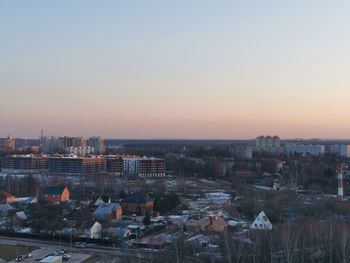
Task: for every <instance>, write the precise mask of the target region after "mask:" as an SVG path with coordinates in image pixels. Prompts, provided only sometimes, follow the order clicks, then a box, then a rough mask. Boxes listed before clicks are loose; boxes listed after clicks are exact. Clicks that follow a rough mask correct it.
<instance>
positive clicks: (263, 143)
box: [255, 136, 281, 152]
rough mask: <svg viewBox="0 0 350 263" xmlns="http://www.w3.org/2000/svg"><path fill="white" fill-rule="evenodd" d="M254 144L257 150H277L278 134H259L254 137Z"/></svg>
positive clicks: (279, 143) (278, 143)
mask: <svg viewBox="0 0 350 263" xmlns="http://www.w3.org/2000/svg"><path fill="white" fill-rule="evenodd" d="M255 146H256V149H257V150H258V151H267V152H278V151H279V149H280V146H281V140H280V137H278V136H259V137H257V138H256V145H255Z"/></svg>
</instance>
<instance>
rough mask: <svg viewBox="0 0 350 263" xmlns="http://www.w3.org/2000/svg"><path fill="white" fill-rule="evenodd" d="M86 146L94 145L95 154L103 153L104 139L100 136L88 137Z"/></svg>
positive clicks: (104, 149) (104, 150) (104, 148)
mask: <svg viewBox="0 0 350 263" xmlns="http://www.w3.org/2000/svg"><path fill="white" fill-rule="evenodd" d="M88 146H90V147H94V149H95V153H96V154H104V153H105V152H106V147H105V143H104V139H103V138H102V137H100V136H97V137H90V138H89V140H88Z"/></svg>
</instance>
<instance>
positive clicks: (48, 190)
mask: <svg viewBox="0 0 350 263" xmlns="http://www.w3.org/2000/svg"><path fill="white" fill-rule="evenodd" d="M43 194H44V197H45V199H46V201H48V202H50V203H55V204H59V203H62V202H67V201H69V195H70V192H69V190H68V188H67V187H64V186H48V187H45V189H44V192H43Z"/></svg>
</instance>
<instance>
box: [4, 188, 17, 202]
mask: <svg viewBox="0 0 350 263" xmlns="http://www.w3.org/2000/svg"><path fill="white" fill-rule="evenodd" d="M14 202H16V197H15V196H14V195H12V194H10V193H8V192H6V191H4V190H1V189H0V203H2V204H12V203H14Z"/></svg>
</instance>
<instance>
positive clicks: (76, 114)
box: [0, 0, 350, 138]
mask: <svg viewBox="0 0 350 263" xmlns="http://www.w3.org/2000/svg"><path fill="white" fill-rule="evenodd" d="M349 7H350V2H347V1H337V2H333V3H331V2H329V1H203V0H201V1H172V2H171V1H86V0H84V1H14V0H11V1H5V0H3V1H1V2H0V60H1V63H0V92H1V94H2V102H1V105H0V135H1V136H4V135H6V134H7V133H11V134H13V135H14V136H26V137H34V136H35V137H36V136H38V134H39V132H40V129H41V128H43V129H44V130H45V131H47V133H49V134H67V135H84V136H85V135H86V136H87V135H91V134H100V135H102V136H105V137H116V138H253V137H255V136H256V135H259V134H278V135H280V136H282V137H327V138H348V137H349V136H348V134H349V132H350V124H347V123H346V121H344V120H346V118H347V112H348V110H349V105H348V98H349V97H350V89H349V84H350V83H349V82H350V80H349V74H348V68H349V66H350V65H349V61H350V60H349V59H350V52H349V46H350V33H349V32H350V31H349V30H348V29H349V28H350V20H349V16H348V11H349V10H350V9H349Z"/></svg>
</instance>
